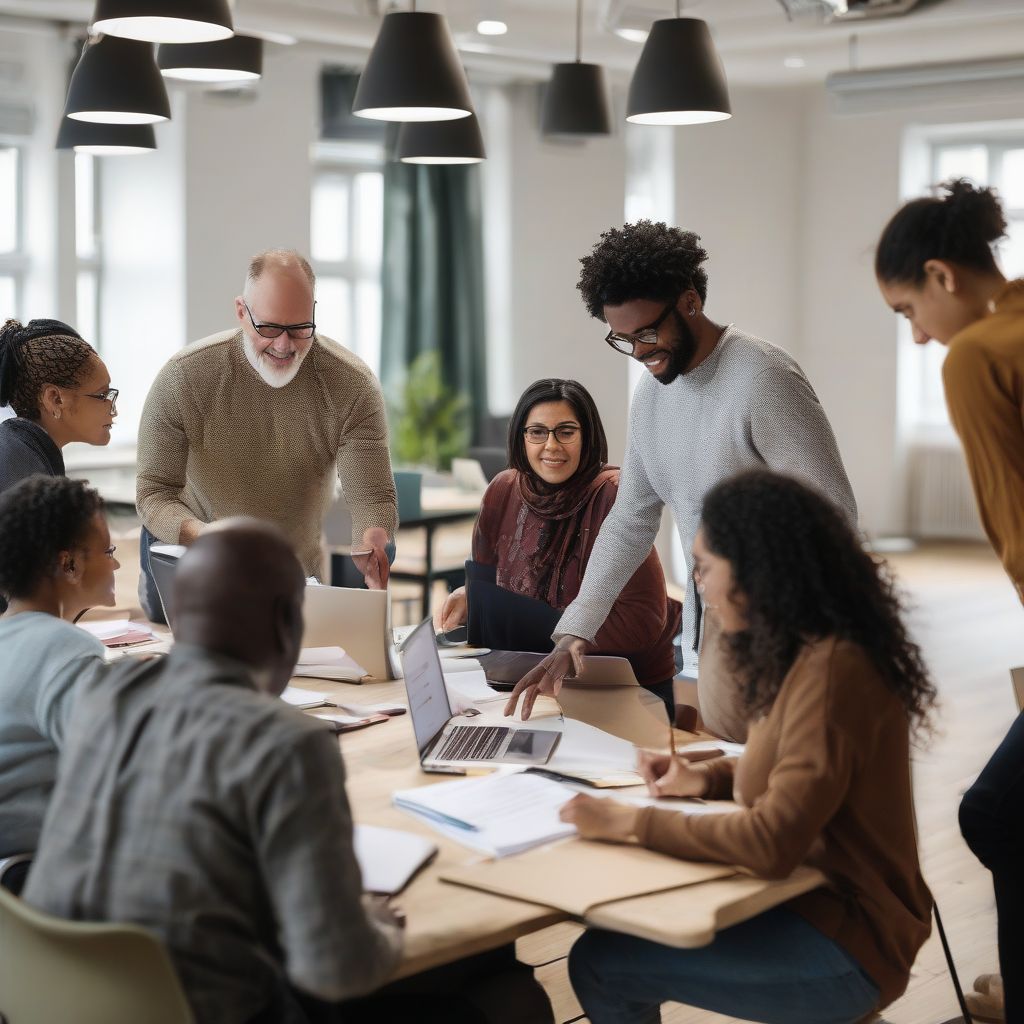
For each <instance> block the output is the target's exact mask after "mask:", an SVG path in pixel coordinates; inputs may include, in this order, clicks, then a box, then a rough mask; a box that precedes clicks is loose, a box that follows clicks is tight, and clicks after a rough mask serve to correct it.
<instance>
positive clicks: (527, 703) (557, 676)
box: [505, 636, 594, 721]
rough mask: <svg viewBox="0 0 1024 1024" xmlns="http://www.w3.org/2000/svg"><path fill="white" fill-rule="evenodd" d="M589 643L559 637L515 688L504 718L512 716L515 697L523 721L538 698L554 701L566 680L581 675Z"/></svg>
mask: <svg viewBox="0 0 1024 1024" xmlns="http://www.w3.org/2000/svg"><path fill="white" fill-rule="evenodd" d="M593 646H594V645H593V644H592V643H591V642H590V641H589V640H584V639H583V638H582V637H578V636H563V637H562V638H561V639H560V640H559V641H558V643H557V644H555V649H554V650H553V651H552V652H551V653H550V654H549V655H548V656H547V657H546V658H545V659H544V660H543V661H542V662H541V663H540V664H539V665H538V666H537V667H536V668H533V669H530V671H529V672H527V673H526V675H525V676H523V678H522V679H520V680H519V682H518V683H516V685H515V689H513V690H512V693H511V695H510V696H509V699H508V703H507V704H506V705H505V715H506V717H508V716H509V715H514V714H515V711H516V704H517V703H518V702H519V697H520V695H522V698H523V721H526V719H527V718H529V717H530V713H531V712H532V711H533V705H534V703H535V702H536V700H537V698H538V697H539V696H540V694H542V693H543V694H547V695H548V696H551V697H557V696H558V691H559V690H561V688H562V680H563V679H565V678H566V677H570V678H571V677H572V676H578V675H579V674H580V673H581V672H582V671H583V655H584V654H586V653H587V652H588V651H590V650H592V649H593Z"/></svg>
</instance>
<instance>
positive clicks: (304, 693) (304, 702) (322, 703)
mask: <svg viewBox="0 0 1024 1024" xmlns="http://www.w3.org/2000/svg"><path fill="white" fill-rule="evenodd" d="M281 700H283V701H284V702H285V703H286V704H291V706H292V707H293V708H323V707H333V706H334V702H333V701H331V700H329V699H328V698H327V697H326V696H324V694H322V693H320V692H319V691H317V690H304V689H303V688H302V687H301V686H286V687H285V688H284V693H282V694H281Z"/></svg>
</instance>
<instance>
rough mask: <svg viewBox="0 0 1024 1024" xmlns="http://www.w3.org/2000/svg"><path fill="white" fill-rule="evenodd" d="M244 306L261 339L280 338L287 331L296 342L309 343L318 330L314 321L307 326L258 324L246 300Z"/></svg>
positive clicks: (243, 301) (314, 309)
mask: <svg viewBox="0 0 1024 1024" xmlns="http://www.w3.org/2000/svg"><path fill="white" fill-rule="evenodd" d="M242 305H243V306H245V311H246V313H248V314H249V320H250V321H251V323H252V326H253V329H254V330H255V331H256V333H257V334H258V335H259V336H260V337H261V338H280V337H281V335H282V334H284V332H285V331H287V332H288V337H289V338H293V339H295V340H296V341H308V340H309V339H310V338H312V337H313V332H314V331H315V330H316V324H315V323H314V322H313V321H312V320H311V321H309V322H308V323H305V324H258V323H256V318H255V317H254V316H253V315H252V310H251V309H250V308H249V303H248V302H246V301H245V299H243V300H242ZM313 315H314V316H315V315H316V303H315V302H314V303H313Z"/></svg>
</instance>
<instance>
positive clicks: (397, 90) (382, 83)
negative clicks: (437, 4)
mask: <svg viewBox="0 0 1024 1024" xmlns="http://www.w3.org/2000/svg"><path fill="white" fill-rule="evenodd" d="M415 6H416V5H415V0H413V10H411V11H392V12H391V13H390V14H385V15H384V21H383V22H382V23H381V26H380V32H379V34H378V35H377V40H376V42H375V43H374V44H373V49H372V50H371V51H370V56H369V58H368V59H367V61H366V67H365V68H363V73H362V74H361V75H360V76H359V84H358V85H357V86H356V94H355V98H354V99H353V101H352V113H353V114H355V115H356V116H357V117H368V118H371V119H372V120H376V121H450V120H455V119H456V118H462V117H468V116H469V115H470V114H472V113H473V103H472V101H471V100H470V98H469V82H468V81H467V80H466V72H465V71H464V70H463V68H462V62H461V61H460V60H459V55H458V53H457V52H456V50H455V42H454V40H453V39H452V34H451V32H450V31H449V30H448V23H447V22H446V21H445V20H444V18H443V17H442V16H441V15H440V14H428V13H426V12H423V11H416V10H415Z"/></svg>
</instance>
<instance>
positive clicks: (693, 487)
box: [509, 220, 857, 740]
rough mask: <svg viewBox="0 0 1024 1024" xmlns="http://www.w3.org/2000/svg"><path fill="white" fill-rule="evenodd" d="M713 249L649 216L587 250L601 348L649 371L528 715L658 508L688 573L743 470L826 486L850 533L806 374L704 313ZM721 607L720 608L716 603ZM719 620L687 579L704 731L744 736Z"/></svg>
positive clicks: (573, 654) (851, 510) (832, 444)
mask: <svg viewBox="0 0 1024 1024" xmlns="http://www.w3.org/2000/svg"><path fill="white" fill-rule="evenodd" d="M707 258H708V254H707V251H706V250H705V249H703V248H702V247H701V245H700V238H699V236H698V235H696V234H694V233H693V232H692V231H684V230H682V229H681V228H675V227H669V226H668V225H666V224H663V223H652V222H651V221H649V220H641V221H638V222H637V223H635V224H626V225H625V226H624V227H622V228H621V229H618V228H612V229H610V230H608V231H606V232H604V234H602V235H601V239H600V241H599V242H598V243H597V244H596V245H595V246H594V248H593V250H592V252H591V253H590V254H589V255H587V256H584V257H583V258H582V259H581V260H580V263H581V264H582V266H583V270H582V273H581V274H580V280H579V284H578V285H577V287H578V288H579V290H580V292H581V293H582V296H583V302H584V304H585V305H586V307H587V309H588V311H589V312H590V315H591V316H593V317H594V318H595V319H597V320H603V321H605V322H607V324H608V326H609V328H610V330H609V331H608V333H607V334H606V335H605V339H604V340H605V342H606V343H607V344H608V345H609V346H610V347H611V348H612V349H614V350H615V351H616V352H618V353H621V354H623V355H627V356H631V357H632V358H634V359H636V360H638V361H639V362H641V363H642V364H643V365H644V367H646V369H647V370H648V371H649V376H647V375H645V376H644V377H643V378H642V379H641V381H640V382H639V384H638V385H637V387H636V391H635V392H634V394H633V404H632V407H631V410H630V424H629V442H628V445H627V450H626V457H625V460H624V461H623V465H622V477H621V483H620V486H619V494H618V498H617V500H616V502H615V505H614V507H613V508H612V511H611V513H610V514H609V516H608V518H607V519H605V521H604V523H603V525H602V526H601V533H600V536H599V537H598V539H597V543H596V544H595V546H594V551H593V554H592V555H591V558H590V562H589V564H588V566H587V571H586V574H585V576H584V579H583V584H582V587H581V589H580V592H579V596H578V597H577V598H576V600H575V601H573V602H572V604H570V605H569V607H568V608H567V609H566V610H565V613H564V615H563V616H562V618H561V620H560V622H559V624H558V629H557V631H556V633H555V637H556V638H557V640H558V643H557V645H556V647H555V650H554V651H553V652H552V654H551V655H549V656H548V658H547V659H545V662H544V663H543V664H542V665H540V666H539V667H538V668H537V669H535V670H534V671H533V672H531V673H530V674H529V675H527V676H526V677H524V679H523V680H522V681H521V682H520V683H519V684H518V685H517V687H516V689H515V691H514V692H513V698H512V700H511V701H510V702H509V704H510V708H514V706H515V700H516V699H518V696H519V694H520V693H522V692H524V691H529V693H528V694H527V703H526V707H527V708H529V706H530V704H531V703H532V701H531V697H532V696H535V695H536V693H538V692H557V690H558V688H559V687H560V685H561V680H562V679H563V678H565V676H566V675H568V674H570V672H571V671H572V670H573V667H574V666H575V667H576V670H577V671H578V670H579V668H580V667H581V666H580V660H579V659H580V658H581V657H582V655H583V654H584V653H585V652H586V651H587V650H588V649H590V647H591V644H592V641H593V639H594V636H595V635H596V633H597V631H598V629H599V628H600V627H601V624H602V623H603V622H604V619H605V617H606V616H607V614H608V611H609V609H610V608H611V606H612V604H613V603H614V601H615V599H616V598H617V597H618V596H619V594H620V592H621V591H622V589H623V587H624V586H625V585H626V583H627V582H628V581H629V580H630V578H631V577H632V575H633V573H634V572H636V570H637V567H638V566H639V565H640V563H641V562H642V561H643V560H644V558H645V557H646V556H647V553H648V552H649V551H650V549H651V545H652V544H653V543H654V540H655V537H656V536H657V533H658V527H659V525H660V522H661V510H662V508H663V507H664V506H665V505H668V506H669V507H670V508H671V510H672V512H673V514H674V516H675V520H676V527H677V529H678V531H679V538H680V540H681V541H682V545H683V551H684V552H685V554H686V558H687V565H688V567H689V559H690V550H691V548H692V546H693V539H694V535H695V534H696V531H697V527H698V525H699V519H700V508H701V503H702V501H703V499H704V495H705V494H706V493H707V492H708V491H709V490H710V489H711V488H712V487H713V486H714V485H715V484H716V483H718V482H719V481H720V480H722V479H724V478H725V477H728V476H730V475H732V474H733V473H736V472H738V471H740V470H743V469H749V468H752V467H756V466H766V467H767V468H769V469H773V470H776V471H779V472H782V473H788V474H791V475H793V476H796V477H800V478H802V479H804V480H806V481H808V482H810V483H812V484H813V485H814V486H816V487H817V488H818V489H819V490H821V491H822V492H823V493H824V494H825V495H826V496H827V497H828V498H830V499H831V500H832V501H833V502H834V503H835V504H836V505H837V506H839V508H840V509H841V510H842V511H843V513H844V515H845V516H846V518H847V520H848V521H849V522H850V523H851V525H855V524H856V521H857V506H856V502H855V501H854V497H853V491H852V490H851V488H850V482H849V480H848V479H847V476H846V470H845V469H844V467H843V461H842V458H841V457H840V454H839V449H838V447H837V445H836V441H835V437H834V435H833V433H832V428H831V426H830V425H829V422H828V419H827V418H826V416H825V413H824V411H823V409H822V408H821V405H820V403H819V402H818V398H817V396H816V395H815V393H814V389H813V388H812V387H811V385H810V383H809V382H808V380H807V378H806V377H805V376H804V373H803V371H802V370H801V369H800V367H799V366H798V365H797V363H796V362H795V360H793V359H792V358H791V357H790V356H789V355H787V354H786V353H785V352H784V351H783V350H782V349H780V348H777V347H776V346H775V345H772V344H770V343H769V342H767V341H763V340H762V339H760V338H757V337H755V336H753V335H751V334H747V333H746V332H744V331H741V330H740V329H739V328H737V327H736V326H734V325H732V324H729V325H725V326H723V325H721V324H718V323H716V322H714V321H713V320H711V319H710V318H709V317H708V316H707V314H706V312H705V303H706V301H707V294H708V276H707V272H706V271H705V270H704V268H703V266H702V264H703V263H704V262H705V260H707ZM711 611H712V612H713V609H711ZM716 636H717V629H716V623H715V620H714V619H713V617H712V616H703V615H702V608H701V604H700V598H699V596H698V593H697V590H696V587H695V585H694V581H693V580H692V579H691V580H690V581H689V584H688V589H687V596H686V602H685V604H684V608H683V631H682V637H681V644H682V652H683V662H684V671H688V674H692V673H693V672H694V671H695V670H696V669H697V654H698V651H701V653H702V658H701V671H700V673H699V675H698V692H699V700H700V709H701V713H702V715H703V718H704V722H705V725H706V726H707V727H708V728H709V729H711V730H712V731H713V732H716V733H718V734H719V735H721V736H723V737H726V738H730V739H739V740H742V739H744V738H745V736H746V727H747V723H746V718H745V715H744V713H743V710H742V708H741V707H740V706H739V703H738V701H737V700H735V698H734V695H733V694H732V692H731V691H732V689H733V688H732V687H731V686H729V685H728V684H727V683H724V682H723V681H722V678H723V667H722V666H721V665H720V664H718V661H719V658H718V651H717V643H715V642H712V641H713V640H714V638H715V637H716Z"/></svg>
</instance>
